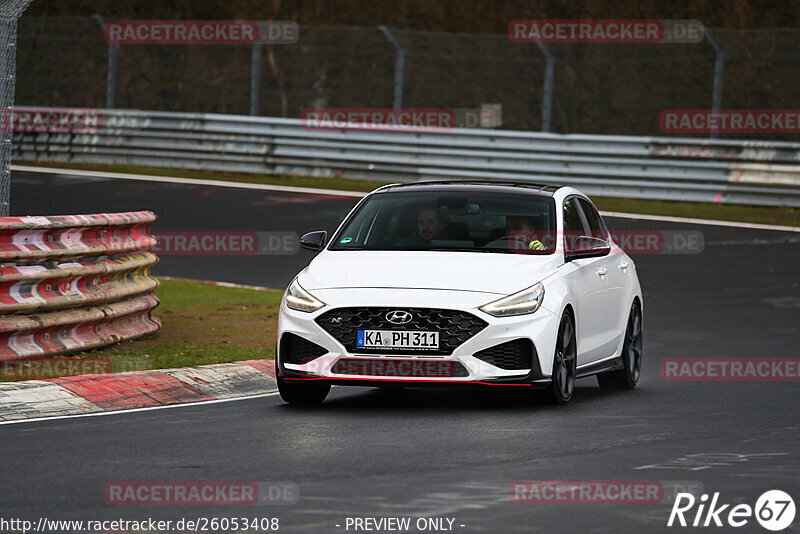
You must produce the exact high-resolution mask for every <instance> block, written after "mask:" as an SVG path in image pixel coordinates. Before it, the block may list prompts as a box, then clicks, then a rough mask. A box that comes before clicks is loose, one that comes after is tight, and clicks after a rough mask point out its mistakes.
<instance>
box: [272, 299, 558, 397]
mask: <svg viewBox="0 0 800 534" xmlns="http://www.w3.org/2000/svg"><path fill="white" fill-rule="evenodd" d="M313 294H314V295H315V296H316V297H317V298H319V299H320V300H322V301H323V302H325V303H326V304H327V305H326V306H325V307H324V308H322V309H320V310H317V311H316V312H313V313H305V312H299V311H295V310H291V309H289V308H287V307H286V303H285V301H284V302H282V303H281V308H280V314H279V318H278V350H277V353H276V354H277V359H278V360H277V361H278V365H277V369H278V375H279V376H280V377H282V378H284V379H287V380H325V381H330V382H332V383H340V384H350V385H378V386H380V385H392V384H395V385H396V384H397V383H410V384H418V385H434V384H437V385H447V384H450V385H464V384H474V385H526V386H531V385H542V384H547V383H549V377H550V375H551V373H552V363H553V353H554V350H555V339H556V334H557V331H558V317H556V316H555V315H554V314H553V313H552V312H551V311H549V310H547V309H545V308H544V307H540V308H539V310H537V311H536V312H535V313H533V314H528V315H520V316H515V317H503V318H500V317H493V316H491V315H489V314H487V313H484V312H482V311H480V310H479V309H478V307H479V306H482V305H484V304H486V303H487V302H491V301H493V300H496V299H498V298H500V297H501V296H502V295H497V294H492V293H482V292H472V291H450V290H429V289H427V290H418V289H383V288H382V289H377V290H376V289H352V288H348V289H324V290H314V291H313ZM376 307H381V308H386V307H391V308H392V309H395V308H396V309H398V310H403V309H405V308H430V309H444V310H456V311H460V312H465V313H469V314H471V315H473V316H475V317H477V318H479V319H481V320H482V321H484V322H485V323H487V324H486V326H485V327H484V328H483V329H482V330H480V331H479V332H478V333H476V334H474V335H473V336H472V337H470V338H469V339H467V340H466V341H464V342H463V343H461V344H460V345H458V346H457V347H456V348H455V349H454V350H453V351H452V353H451V354H448V355H435V356H431V355H427V354H404V353H403V352H399V351H392V352H388V353H385V354H375V353H363V352H358V351H355V350H352V348H351V350H348V348H347V347H345V346H344V344H343V343H342V342H340V341H339V340H337V339H336V338H335V337H334V336H333V335H331V334H329V333H328V332H327V331H326V330H325V329H323V328H322V326H320V324H318V323H317V321H316V319H317V318H318V317H319V316H320V315H323V314H326V313H328V312H330V311H331V310H334V309H339V308H376ZM387 329H397V330H402V327H393V326H392V325H387ZM287 334H293V335H295V336H298V337H300V338H302V339H303V340H305V341H309V342H311V343H313V344H315V345H317V346H319V347H320V350H319V353H320V355H318V356H317V355H316V354H315V356H314V357H313V358H307V359H305V360H303V362H302V363H289V362H286V361H283V360H284V359H287V358H282V357H281V355H282V354H286V353H285V351H284V352H282V350H283V349H284V347H283V346H282V344H283V343H287V345H288V341H287V339H289V338H288V337H287ZM515 340H529V341H530V342H531V344H532V347H533V358H532V362H531V365H529V366H527V367H524V368H514V369H509V368H507V367H508V366H504V367H506V368H501V367H498V366H496V365H493V364H491V363H488V362H487V361H485V359H481V358H479V357H476V356H475V354H476V353H479V352H481V351H483V350H484V349H489V348H491V347H495V346H496V345H501V344H503V343H507V342H512V341H515Z"/></svg>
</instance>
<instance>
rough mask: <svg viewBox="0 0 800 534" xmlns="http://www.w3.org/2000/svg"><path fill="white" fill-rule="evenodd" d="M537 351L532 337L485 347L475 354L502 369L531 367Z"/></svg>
mask: <svg viewBox="0 0 800 534" xmlns="http://www.w3.org/2000/svg"><path fill="white" fill-rule="evenodd" d="M535 352H536V349H534V347H533V343H531V340H530V339H515V340H513V341H507V342H505V343H501V344H500V345H495V346H494V347H489V348H488V349H483V350H482V351H480V352H476V353H475V354H474V356H475V357H476V358H478V359H479V360H483V361H484V362H486V363H488V364H491V365H494V366H495V367H499V368H500V369H506V370H512V369H530V368H531V367H533V358H534V355H535Z"/></svg>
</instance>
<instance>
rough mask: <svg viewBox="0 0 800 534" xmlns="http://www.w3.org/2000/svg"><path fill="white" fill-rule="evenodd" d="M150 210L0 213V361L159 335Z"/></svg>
mask: <svg viewBox="0 0 800 534" xmlns="http://www.w3.org/2000/svg"><path fill="white" fill-rule="evenodd" d="M155 219H156V217H155V215H154V214H153V213H151V212H148V211H142V212H131V213H108V214H98V215H68V216H52V217H3V218H0V263H2V265H0V362H2V361H7V360H21V359H28V358H34V357H40V356H50V355H54V354H64V353H68V352H74V351H80V350H88V349H93V348H97V347H103V346H106V345H110V344H112V343H116V342H118V341H122V340H126V339H134V338H137V337H140V336H143V335H145V334H149V333H152V332H155V331H156V330H158V328H159V327H160V322H159V321H158V319H156V318H155V317H153V316H152V315H151V312H152V310H153V309H154V308H155V307H156V306H158V299H157V298H156V297H155V296H153V295H152V294H151V293H152V292H153V290H154V289H155V288H156V287H157V286H158V282H157V281H156V280H155V279H154V278H152V277H151V276H150V269H151V268H152V267H153V265H155V264H156V262H157V261H158V258H157V257H156V255H155V254H153V253H152V252H148V250H149V249H152V248H153V247H155V245H156V239H155V238H154V237H153V236H152V234H151V233H150V230H149V227H150V225H151V224H152V223H153V221H155Z"/></svg>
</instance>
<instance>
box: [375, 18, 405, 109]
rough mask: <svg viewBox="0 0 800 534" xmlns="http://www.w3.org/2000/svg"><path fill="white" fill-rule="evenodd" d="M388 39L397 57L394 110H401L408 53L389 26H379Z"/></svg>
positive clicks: (395, 63) (395, 64) (395, 62)
mask: <svg viewBox="0 0 800 534" xmlns="http://www.w3.org/2000/svg"><path fill="white" fill-rule="evenodd" d="M378 27H379V28H380V30H381V31H382V32H383V34H384V35H385V36H386V39H388V40H389V42H390V43H391V44H392V46H393V47H394V50H395V53H396V56H395V61H394V102H393V106H394V109H396V110H399V109H400V108H402V107H403V71H404V70H405V62H406V51H405V49H404V48H403V46H402V45H401V44H400V42H399V41H398V40H397V39H395V37H394V35H392V32H391V30H389V28H388V27H387V26H378Z"/></svg>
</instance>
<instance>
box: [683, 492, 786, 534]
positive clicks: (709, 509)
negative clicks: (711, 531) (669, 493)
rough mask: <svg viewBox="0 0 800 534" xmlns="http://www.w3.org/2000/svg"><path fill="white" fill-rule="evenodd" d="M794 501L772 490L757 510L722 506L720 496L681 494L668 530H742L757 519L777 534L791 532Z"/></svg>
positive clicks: (760, 498) (739, 505)
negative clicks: (724, 528)
mask: <svg viewBox="0 0 800 534" xmlns="http://www.w3.org/2000/svg"><path fill="white" fill-rule="evenodd" d="M794 515H795V506H794V500H793V499H792V498H791V497H790V496H789V494H788V493H786V492H784V491H781V490H770V491H767V492H765V493H764V494H762V495H761V496H760V497H759V498H758V500H757V501H756V505H755V507H752V506H750V505H749V504H736V505H731V504H721V503H720V502H719V492H717V493H714V495H713V496H712V497H711V501H710V502H709V496H708V495H707V494H703V495H701V496H700V498H699V499H696V498H695V496H694V495H692V494H691V493H679V494H678V496H677V497H676V499H675V503H674V504H673V505H672V512H671V513H670V514H669V520H668V521H667V526H668V527H672V526H681V527H721V526H726V525H727V526H729V527H734V528H738V527H743V526H745V525H747V524H749V523H750V522H751V521H752V519H753V518H754V517H755V519H756V521H758V523H759V524H760V525H761V526H762V527H764V528H765V529H767V530H771V531H773V532H778V531H781V530H784V529H785V528H788V527H789V525H791V524H792V521H794Z"/></svg>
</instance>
